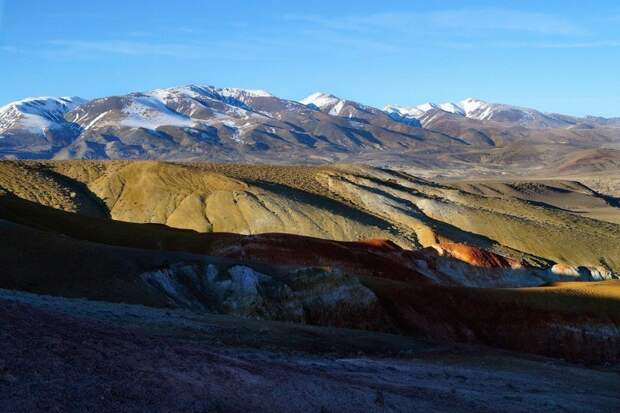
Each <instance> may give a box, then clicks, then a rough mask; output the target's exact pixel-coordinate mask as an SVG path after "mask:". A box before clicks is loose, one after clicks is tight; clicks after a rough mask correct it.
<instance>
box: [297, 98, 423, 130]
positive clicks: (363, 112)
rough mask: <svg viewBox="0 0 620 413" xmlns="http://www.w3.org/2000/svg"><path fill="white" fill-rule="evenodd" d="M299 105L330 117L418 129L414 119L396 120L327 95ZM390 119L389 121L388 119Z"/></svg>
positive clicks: (305, 99)
mask: <svg viewBox="0 0 620 413" xmlns="http://www.w3.org/2000/svg"><path fill="white" fill-rule="evenodd" d="M299 102H300V103H302V104H304V105H306V106H308V107H309V108H313V109H315V110H318V111H321V112H323V113H327V114H328V115H332V116H340V117H347V118H349V119H352V120H357V121H362V122H370V121H372V122H373V123H375V124H381V125H386V123H393V121H394V120H395V121H397V122H399V123H404V124H407V125H408V126H414V127H419V126H420V123H419V122H418V121H417V119H414V118H409V119H408V118H400V119H398V118H396V117H393V116H390V114H389V113H386V112H385V111H382V110H379V109H377V108H374V107H372V106H367V105H363V104H361V103H358V102H354V101H352V100H347V99H341V98H339V97H336V96H334V95H332V94H329V93H324V92H316V93H313V94H311V95H310V96H308V97H306V98H304V99H302V100H300V101H299ZM386 115H387V116H386ZM390 118H391V119H390Z"/></svg>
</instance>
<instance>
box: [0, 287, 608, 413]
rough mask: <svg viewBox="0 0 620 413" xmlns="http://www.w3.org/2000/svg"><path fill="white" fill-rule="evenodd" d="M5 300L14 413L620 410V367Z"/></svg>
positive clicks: (97, 305) (5, 379)
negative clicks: (619, 407) (31, 412)
mask: <svg viewBox="0 0 620 413" xmlns="http://www.w3.org/2000/svg"><path fill="white" fill-rule="evenodd" d="M0 297H1V300H2V306H1V308H2V309H1V310H0V318H1V319H2V322H3V324H4V325H5V326H6V327H7V328H6V329H3V330H2V331H3V332H2V333H1V334H2V335H3V337H2V340H0V343H1V344H0V346H1V350H2V358H1V360H2V366H1V368H0V397H1V398H2V400H3V409H4V411H7V412H29V411H43V410H52V411H54V410H62V411H84V410H89V411H93V412H111V411H118V410H122V411H126V412H133V411H136V412H138V411H144V410H149V411H154V412H160V411H161V412H165V411H170V410H179V409H181V410H184V411H190V412H242V411H248V410H255V411H288V412H297V411H299V412H307V411H316V412H331V411H334V412H335V411H346V412H349V411H350V412H357V411H377V412H383V411H385V412H409V411H412V410H420V409H423V410H427V411H430V410H432V411H437V410H441V411H455V412H460V411H462V412H466V411H472V410H473V411H481V412H485V411H489V412H491V411H498V410H501V411H506V412H527V411H529V412H531V411H558V410H562V411H570V412H572V411H574V412H607V411H608V412H612V411H615V410H616V409H617V407H618V406H619V405H620V398H619V397H618V394H619V391H620V387H619V386H620V375H619V373H618V371H615V370H612V369H608V368H607V369H591V368H587V367H582V366H577V365H569V364H566V363H563V362H561V361H557V360H552V359H546V358H541V357H530V356H523V355H519V354H515V353H509V352H500V351H497V350H493V349H489V348H482V347H475V346H462V345H461V346H455V345H440V344H433V343H429V342H426V341H422V340H419V339H414V338H405V337H400V336H392V335H386V334H379V333H368V332H363V331H354V330H341V329H328V328H319V327H309V326H299V325H291V324H285V323H274V322H265V321H260V322H258V321H254V320H243V319H238V318H231V317H227V316H216V315H199V314H196V313H191V312H184V311H179V310H160V309H152V308H147V307H141V306H135V305H119V304H109V303H101V302H92V301H86V300H73V299H63V298H57V297H48V296H39V295H32V294H26V293H16V292H12V291H6V290H2V291H0ZM285 337H286V339H284V338H285ZM378 352H379V353H380V354H377V353H378ZM567 376H570V380H566V377H567ZM34 386H36V388H37V391H36V392H32V390H31V389H32V388H33V387H34ZM292 399H294V400H295V403H294V404H291V400H292Z"/></svg>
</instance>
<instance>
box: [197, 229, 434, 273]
mask: <svg viewBox="0 0 620 413" xmlns="http://www.w3.org/2000/svg"><path fill="white" fill-rule="evenodd" d="M209 235H211V234H209ZM217 235H218V234H212V236H213V237H214V238H215V237H217ZM210 254H211V255H215V256H220V257H226V258H231V259H236V260H240V261H249V262H258V263H264V264H277V265H291V266H326V267H339V268H342V269H344V270H346V271H349V272H351V273H352V274H355V275H366V276H375V277H380V278H387V279H393V280H401V281H409V282H415V283H428V282H429V280H428V278H427V277H425V276H424V275H422V274H420V273H419V272H418V271H417V270H416V269H415V267H414V262H413V260H414V259H415V258H416V257H418V255H419V254H416V253H415V252H414V251H409V250H404V249H402V248H400V247H399V246H398V245H396V244H394V243H393V242H391V241H389V240H370V241H364V242H343V241H331V240H325V239H319V238H312V237H304V236H299V235H291V234H261V235H251V236H244V235H238V236H237V239H234V237H231V236H227V237H226V238H225V239H224V240H222V239H219V240H214V241H212V242H211V250H210ZM418 258H421V256H419V257H418Z"/></svg>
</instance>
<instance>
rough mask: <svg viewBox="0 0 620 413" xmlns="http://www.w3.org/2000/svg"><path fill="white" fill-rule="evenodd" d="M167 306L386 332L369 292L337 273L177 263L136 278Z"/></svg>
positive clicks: (355, 280) (382, 315)
mask: <svg viewBox="0 0 620 413" xmlns="http://www.w3.org/2000/svg"><path fill="white" fill-rule="evenodd" d="M139 279H140V280H141V281H142V282H144V283H145V284H146V286H147V289H148V291H149V294H151V295H153V296H155V297H157V298H158V299H159V300H160V301H161V302H163V303H165V304H166V305H168V306H170V307H175V308H189V309H195V310H206V311H210V312H215V313H220V314H231V315H237V316H242V317H250V318H260V319H269V320H280V321H291V322H301V323H308V324H316V325H327V326H338V327H354V328H364V329H370V330H390V329H391V325H390V323H389V322H388V317H387V316H386V314H385V313H384V311H383V309H382V307H381V305H380V304H379V302H378V299H377V297H376V296H375V294H374V293H373V292H372V291H371V290H369V289H368V288H367V287H365V286H363V285H362V284H361V283H360V281H359V279H358V278H357V277H351V276H348V275H346V274H344V273H343V272H342V271H341V270H337V269H324V268H310V267H309V268H295V269H289V270H288V271H286V272H285V273H284V274H279V275H268V274H265V273H263V272H260V271H258V270H256V269H254V268H252V267H250V266H247V265H232V266H225V265H216V264H212V263H205V264H204V265H197V264H186V263H177V264H174V265H171V266H169V267H167V268H163V269H159V270H155V271H149V272H145V273H142V274H140V276H139Z"/></svg>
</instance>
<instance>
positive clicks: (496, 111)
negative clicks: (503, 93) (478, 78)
mask: <svg viewBox="0 0 620 413" xmlns="http://www.w3.org/2000/svg"><path fill="white" fill-rule="evenodd" d="M383 110H385V111H386V112H387V113H388V114H390V116H392V117H393V118H395V119H408V118H409V119H410V118H414V119H417V120H419V121H420V122H421V124H422V125H423V126H427V125H428V124H429V122H431V121H434V120H437V119H438V117H440V116H441V112H445V113H449V114H453V115H458V116H462V117H465V118H467V119H475V120H480V121H493V122H503V123H511V124H518V125H520V126H526V127H535V128H546V127H562V126H570V125H571V124H574V123H576V122H577V120H576V119H575V118H571V117H567V116H562V117H561V116H558V115H554V114H546V113H542V112H540V111H537V110H535V109H529V108H523V107H519V106H512V105H505V104H499V103H488V102H485V101H483V100H480V99H475V98H467V99H465V100H462V101H460V102H458V103H453V102H446V103H441V104H435V103H423V104H421V105H417V106H413V107H402V106H396V105H388V106H385V107H384V108H383ZM436 111H440V112H439V113H437V112H436ZM431 112H435V113H431Z"/></svg>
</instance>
